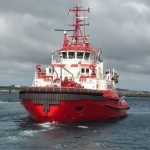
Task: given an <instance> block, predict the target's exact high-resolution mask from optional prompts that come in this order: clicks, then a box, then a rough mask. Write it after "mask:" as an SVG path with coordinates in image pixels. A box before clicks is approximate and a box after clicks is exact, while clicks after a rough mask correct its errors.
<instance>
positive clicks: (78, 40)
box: [69, 6, 90, 45]
mask: <svg viewBox="0 0 150 150" xmlns="http://www.w3.org/2000/svg"><path fill="white" fill-rule="evenodd" d="M89 10H90V9H89V8H88V9H82V7H79V6H75V7H73V9H69V12H72V13H73V23H72V24H70V25H69V26H72V27H74V32H73V35H72V36H71V37H72V40H74V41H75V43H74V44H75V45H81V44H82V43H84V41H85V39H86V37H87V35H85V26H87V25H89V23H86V22H85V18H86V17H85V12H89ZM81 12H84V16H81ZM81 26H82V27H84V34H83V33H82V30H81Z"/></svg>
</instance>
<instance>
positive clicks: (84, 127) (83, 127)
mask: <svg viewBox="0 0 150 150" xmlns="http://www.w3.org/2000/svg"><path fill="white" fill-rule="evenodd" d="M77 127H78V128H82V129H88V128H89V127H88V126H77Z"/></svg>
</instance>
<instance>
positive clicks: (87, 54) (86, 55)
mask: <svg viewBox="0 0 150 150" xmlns="http://www.w3.org/2000/svg"><path fill="white" fill-rule="evenodd" d="M89 57H90V53H87V52H86V53H85V56H84V59H85V60H88V59H89Z"/></svg>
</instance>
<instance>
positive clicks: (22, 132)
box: [20, 130, 39, 136]
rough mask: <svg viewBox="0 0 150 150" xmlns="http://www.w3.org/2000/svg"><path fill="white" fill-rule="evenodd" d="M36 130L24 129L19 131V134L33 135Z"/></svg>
mask: <svg viewBox="0 0 150 150" xmlns="http://www.w3.org/2000/svg"><path fill="white" fill-rule="evenodd" d="M38 132H39V131H38V130H26V131H21V132H20V136H33V135H34V134H35V133H38Z"/></svg>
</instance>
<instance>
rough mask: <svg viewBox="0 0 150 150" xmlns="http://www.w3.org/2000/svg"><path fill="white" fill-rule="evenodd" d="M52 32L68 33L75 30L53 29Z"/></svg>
mask: <svg viewBox="0 0 150 150" xmlns="http://www.w3.org/2000/svg"><path fill="white" fill-rule="evenodd" d="M54 31H63V32H65V31H66V32H69V31H75V30H70V29H55V30H54Z"/></svg>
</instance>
